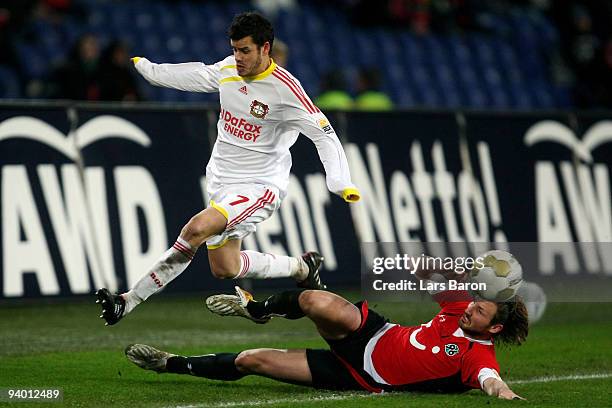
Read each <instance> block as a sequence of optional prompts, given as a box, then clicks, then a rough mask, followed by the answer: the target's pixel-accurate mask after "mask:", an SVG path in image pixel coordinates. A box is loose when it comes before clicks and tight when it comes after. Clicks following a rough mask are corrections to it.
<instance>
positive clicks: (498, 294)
mask: <svg viewBox="0 0 612 408" xmlns="http://www.w3.org/2000/svg"><path fill="white" fill-rule="evenodd" d="M480 258H482V264H484V265H483V266H482V267H481V268H474V269H472V270H471V271H470V282H471V283H479V284H484V285H479V286H486V288H479V289H472V294H474V295H475V296H476V297H479V298H482V299H487V300H491V301H493V302H505V301H507V300H510V299H512V298H513V297H514V295H516V292H517V290H518V288H519V287H520V286H521V283H522V282H523V268H522V267H521V264H520V263H518V261H517V260H516V258H514V256H512V254H511V253H509V252H506V251H502V250H499V249H494V250H492V251H488V252H485V253H484V254H482V255H481V256H480ZM470 286H471V287H472V288H474V287H475V286H476V285H470Z"/></svg>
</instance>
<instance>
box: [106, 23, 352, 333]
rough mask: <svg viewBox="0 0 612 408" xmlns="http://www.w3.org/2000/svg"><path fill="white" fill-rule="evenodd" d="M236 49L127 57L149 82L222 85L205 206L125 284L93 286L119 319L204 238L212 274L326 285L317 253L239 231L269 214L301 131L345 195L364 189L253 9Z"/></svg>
mask: <svg viewBox="0 0 612 408" xmlns="http://www.w3.org/2000/svg"><path fill="white" fill-rule="evenodd" d="M228 34H229V38H230V44H231V47H232V50H233V55H232V56H229V57H227V58H225V59H224V60H222V61H219V62H217V63H215V64H213V65H205V64H203V63H200V62H189V63H184V64H155V63H153V62H150V61H149V60H147V59H146V58H140V57H134V58H132V60H133V62H134V66H135V67H136V70H137V71H138V72H139V73H140V74H141V75H142V76H143V77H144V78H145V79H146V80H147V81H148V82H150V83H151V84H153V85H157V86H163V87H168V88H174V89H180V90H183V91H191V92H219V99H220V104H221V113H220V115H219V121H218V123H217V132H218V134H217V141H216V142H215V145H214V147H213V150H212V154H211V157H210V160H209V162H208V165H207V167H206V180H207V190H208V194H209V198H210V203H209V206H208V207H207V208H206V209H204V210H203V211H201V212H200V213H198V214H196V215H195V216H193V217H192V218H191V219H190V220H189V222H187V224H186V225H185V226H184V227H183V229H182V230H181V233H180V235H179V237H178V238H177V240H176V242H175V243H174V245H173V246H172V247H171V248H170V249H168V250H167V251H166V252H165V253H164V254H163V255H162V257H161V258H160V259H159V260H158V261H157V262H156V263H155V264H154V265H153V266H152V267H151V269H150V270H149V271H147V272H146V273H145V274H144V276H143V277H142V278H141V279H140V280H139V281H138V282H137V283H136V284H135V285H134V287H132V288H131V290H129V291H128V292H126V293H123V294H121V295H113V294H111V293H110V291H108V290H107V289H104V288H103V289H100V290H98V291H97V292H96V297H97V302H98V303H101V305H102V315H101V316H100V317H101V318H103V319H105V320H106V323H107V324H110V325H112V324H115V323H117V322H118V321H119V320H120V319H121V318H122V317H123V316H125V315H126V314H127V313H129V312H131V311H132V310H133V309H134V308H135V307H136V306H137V305H138V304H139V303H141V302H142V301H144V300H146V299H147V298H148V297H149V296H151V295H152V294H154V293H156V292H158V291H159V290H160V289H161V288H163V287H164V286H165V285H167V284H168V283H169V282H170V281H172V280H173V279H174V278H176V277H177V276H178V275H179V274H181V273H182V272H183V271H184V270H185V269H186V268H187V266H188V265H189V263H190V262H191V260H192V259H193V257H194V255H195V253H196V251H197V249H198V248H199V247H200V246H201V245H202V244H203V243H204V242H206V245H207V247H208V259H209V262H210V267H211V271H212V273H213V275H214V276H215V277H217V278H233V279H235V278H255V279H269V278H284V277H293V278H294V279H296V281H297V282H298V286H301V287H305V288H311V289H323V288H325V285H323V284H322V283H321V280H320V277H319V272H318V269H319V267H320V265H321V262H322V260H323V258H322V257H321V255H319V254H318V253H316V252H307V253H306V254H304V255H303V256H302V257H301V258H295V257H289V256H279V255H273V254H265V253H260V252H256V251H241V243H242V239H243V238H244V237H246V236H247V235H249V234H251V233H252V232H254V231H255V229H256V224H257V223H259V222H262V221H264V220H266V219H267V218H269V217H270V216H271V215H272V214H273V213H274V211H276V210H277V209H278V208H279V206H280V203H281V201H282V199H283V198H284V196H285V195H286V191H287V186H288V182H289V171H290V169H291V154H290V152H289V148H290V147H291V146H292V145H293V144H294V143H295V141H296V140H297V138H298V135H299V133H303V134H304V135H306V136H307V137H308V138H310V139H311V140H312V141H313V142H314V144H315V146H316V148H317V151H318V153H319V158H320V160H321V162H322V163H323V166H324V168H325V173H326V182H327V187H328V189H329V190H330V191H331V192H332V193H335V194H337V195H339V196H341V197H342V198H343V199H344V200H345V201H347V202H349V203H351V202H355V201H358V200H359V199H360V193H359V190H358V189H357V188H356V187H355V185H354V184H353V183H352V181H351V176H350V172H349V167H348V163H347V160H346V155H345V153H344V150H343V148H342V145H341V144H340V141H339V140H338V137H337V136H336V133H335V131H334V129H333V128H332V126H331V125H330V123H329V121H328V120H327V118H326V117H325V115H324V114H323V113H321V111H320V110H319V109H318V108H317V107H316V106H315V105H314V104H313V103H312V102H311V100H310V98H309V97H308V95H307V94H306V92H305V91H304V89H303V88H302V86H301V84H300V82H299V81H298V80H297V79H296V78H295V77H293V75H291V74H290V73H289V72H288V71H287V70H285V69H284V68H282V67H280V66H278V65H276V64H275V63H274V61H273V60H272V59H271V58H270V55H269V53H270V49H271V48H272V44H273V41H274V31H273V28H272V25H271V24H270V22H269V21H268V20H266V19H265V18H264V17H263V16H261V15H260V14H258V13H254V12H247V13H242V14H240V15H238V16H236V17H235V18H234V20H233V21H232V24H231V26H230V28H229V32H228Z"/></svg>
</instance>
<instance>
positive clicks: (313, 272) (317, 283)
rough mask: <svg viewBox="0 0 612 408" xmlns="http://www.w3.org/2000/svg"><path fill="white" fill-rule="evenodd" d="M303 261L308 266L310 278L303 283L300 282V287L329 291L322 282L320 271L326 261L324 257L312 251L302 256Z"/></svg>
mask: <svg viewBox="0 0 612 408" xmlns="http://www.w3.org/2000/svg"><path fill="white" fill-rule="evenodd" d="M302 259H303V260H304V262H306V265H308V276H307V277H306V279H304V280H303V281H301V282H298V284H297V285H298V287H300V288H306V289H318V290H325V289H327V286H326V285H324V284H323V282H321V276H319V269H320V268H321V265H322V264H323V261H324V258H323V256H322V255H321V254H320V253H318V252H315V251H311V252H306V253H305V254H304V255H302Z"/></svg>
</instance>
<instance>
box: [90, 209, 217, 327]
mask: <svg viewBox="0 0 612 408" xmlns="http://www.w3.org/2000/svg"><path fill="white" fill-rule="evenodd" d="M226 222H227V220H226V218H225V217H224V216H223V214H221V213H220V212H219V211H218V210H216V209H215V208H207V209H205V210H203V211H201V212H200V213H198V214H197V215H195V216H194V217H192V218H191V219H190V220H189V222H188V223H187V224H186V225H185V226H184V227H183V229H182V230H181V235H180V236H179V237H178V239H177V240H176V242H175V243H174V245H173V246H172V247H171V248H170V249H168V250H167V251H166V252H165V253H164V254H163V255H162V256H161V258H159V259H158V260H157V262H156V263H155V264H154V265H153V266H152V267H151V269H149V270H148V271H147V272H146V273H145V274H144V275H143V276H142V277H141V278H140V279H139V280H138V282H136V284H135V285H134V286H133V287H132V289H131V290H130V291H128V292H126V293H123V294H122V295H113V294H112V293H110V291H108V290H107V289H104V288H103V289H100V290H98V291H97V292H96V297H97V300H96V302H97V303H100V304H101V306H102V315H101V316H100V317H101V318H103V319H105V320H106V324H109V325H112V324H115V323H117V322H118V321H119V320H121V318H122V317H123V316H125V315H126V314H128V313H129V312H131V311H132V310H133V309H134V308H135V307H136V306H137V305H138V304H139V303H141V302H143V301H144V300H146V299H147V298H148V297H149V296H151V295H152V294H154V293H156V292H158V291H160V290H161V289H162V288H163V287H164V286H166V285H167V284H168V283H170V282H171V281H172V280H173V279H174V278H176V277H177V276H179V275H180V274H181V273H182V272H183V271H184V270H185V269H187V266H189V264H190V263H191V260H192V259H193V257H194V255H195V253H196V251H197V250H198V248H199V247H200V246H201V245H202V244H203V243H204V242H205V241H206V239H207V238H208V237H210V236H211V235H215V234H218V233H219V232H221V231H223V229H224V228H225V225H226Z"/></svg>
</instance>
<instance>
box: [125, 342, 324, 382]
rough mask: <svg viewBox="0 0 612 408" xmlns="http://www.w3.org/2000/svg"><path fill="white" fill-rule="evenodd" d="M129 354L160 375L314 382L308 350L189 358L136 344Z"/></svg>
mask: <svg viewBox="0 0 612 408" xmlns="http://www.w3.org/2000/svg"><path fill="white" fill-rule="evenodd" d="M125 355H126V357H127V358H128V360H130V361H131V362H132V363H134V364H136V365H137V366H139V367H140V368H143V369H145V370H152V371H155V372H157V373H174V374H189V375H194V376H197V377H204V378H209V379H212V380H222V381H235V380H238V379H240V378H242V377H244V376H246V375H250V374H254V375H260V376H265V377H269V378H274V379H276V380H280V381H285V382H290V383H299V384H304V385H307V384H310V383H311V382H312V376H311V373H310V368H309V366H308V361H307V358H306V350H277V349H255V350H245V351H242V352H240V353H215V354H206V355H203V356H191V357H188V356H178V355H175V354H171V353H168V352H166V351H162V350H158V349H156V348H154V347H151V346H148V345H146V344H132V345H130V346H128V347H127V348H126V349H125Z"/></svg>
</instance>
